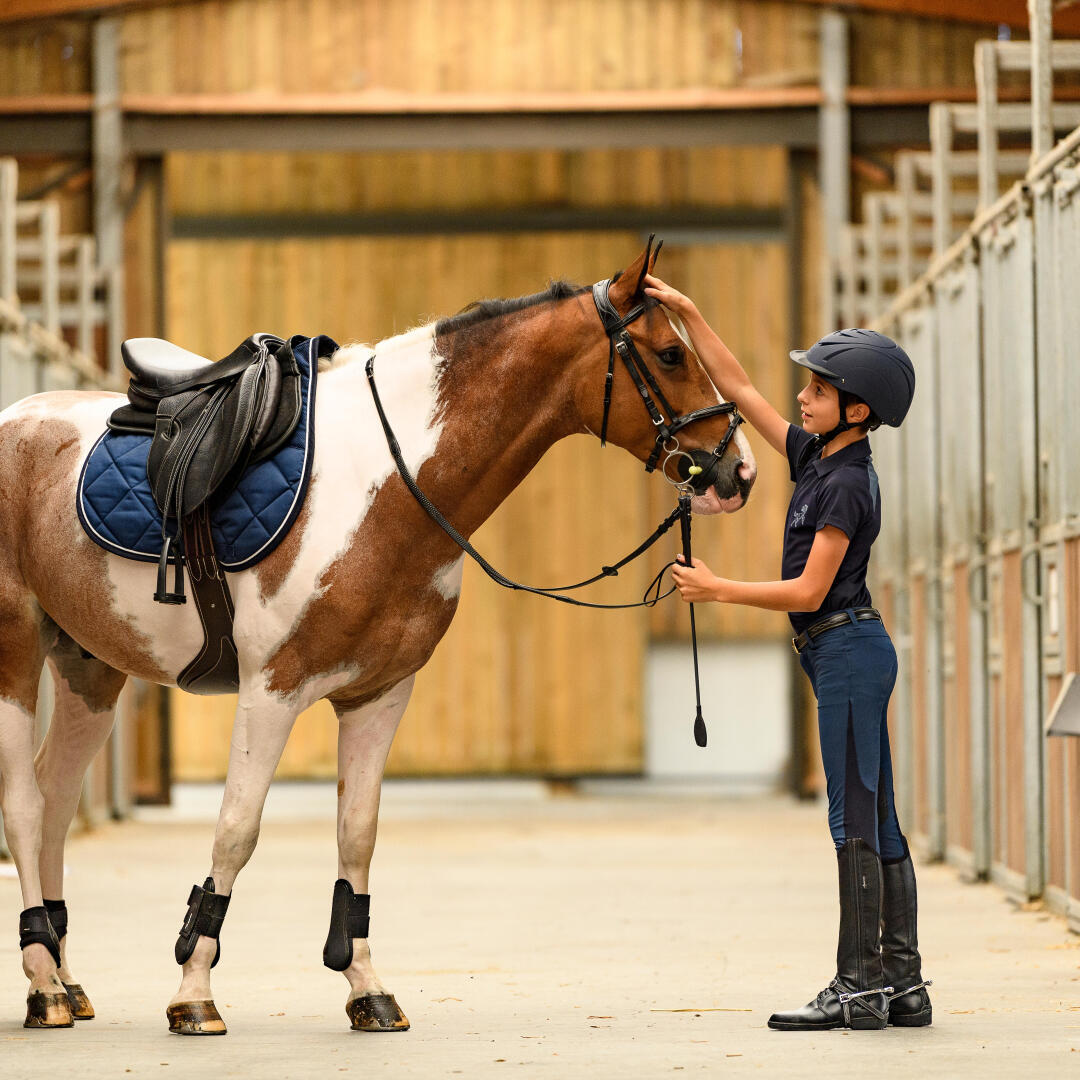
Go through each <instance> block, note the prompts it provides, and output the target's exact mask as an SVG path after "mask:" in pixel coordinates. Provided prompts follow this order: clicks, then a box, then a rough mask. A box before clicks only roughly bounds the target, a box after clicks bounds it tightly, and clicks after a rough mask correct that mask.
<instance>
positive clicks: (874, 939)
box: [769, 839, 889, 1031]
mask: <svg viewBox="0 0 1080 1080" xmlns="http://www.w3.org/2000/svg"><path fill="white" fill-rule="evenodd" d="M836 854H837V863H838V866H839V872H840V936H839V941H838V944H837V946H836V978H834V979H833V981H832V982H831V983H829V985H828V986H826V987H825V989H824V990H822V991H821V993H820V994H818V996H817V997H816V998H815V999H814V1000H813V1001H811V1002H810V1004H808V1005H806V1006H805V1007H804V1008H802V1009H796V1010H795V1011H794V1012H788V1013H774V1014H773V1015H772V1016H770V1017H769V1027H771V1028H773V1029H774V1030H776V1031H823V1030H826V1029H828V1028H841V1027H843V1028H877V1029H880V1028H883V1027H885V1025H886V1023H888V1017H889V999H888V996H887V994H886V983H885V981H884V978H883V974H882V968H881V951H880V949H879V948H878V932H879V929H880V926H881V889H882V885H881V860H880V859H879V858H878V856H877V853H876V852H875V851H873V850H872V849H871V848H870V847H868V846H867V845H866V843H865V842H864V841H863V840H860V839H855V840H845V841H844V844H843V846H842V847H841V848H840V849H839V850H838V851H837V853H836Z"/></svg>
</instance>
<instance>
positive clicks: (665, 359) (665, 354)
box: [656, 345, 683, 368]
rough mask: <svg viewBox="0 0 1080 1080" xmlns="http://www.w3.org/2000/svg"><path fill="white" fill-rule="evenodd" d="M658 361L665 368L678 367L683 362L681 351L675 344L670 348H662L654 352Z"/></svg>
mask: <svg viewBox="0 0 1080 1080" xmlns="http://www.w3.org/2000/svg"><path fill="white" fill-rule="evenodd" d="M656 355H657V356H658V357H659V359H660V363H661V364H663V366H664V367H666V368H675V367H678V366H679V365H680V364H681V363H682V362H683V351H682V349H680V348H679V347H678V346H677V345H676V346H672V348H670V349H662V350H661V351H660V352H658V353H657V354H656Z"/></svg>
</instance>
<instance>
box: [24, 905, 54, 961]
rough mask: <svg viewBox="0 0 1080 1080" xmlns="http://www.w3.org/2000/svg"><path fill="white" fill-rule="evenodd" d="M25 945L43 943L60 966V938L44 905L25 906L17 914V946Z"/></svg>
mask: <svg viewBox="0 0 1080 1080" xmlns="http://www.w3.org/2000/svg"><path fill="white" fill-rule="evenodd" d="M27 945H44V946H45V948H46V949H48V950H49V952H50V954H51V955H52V958H53V959H54V960H55V961H56V966H57V967H59V966H60V939H59V938H58V937H57V936H56V931H55V930H54V929H53V925H52V923H51V922H49V913H48V912H47V911H46V910H45V907H44V905H41V906H39V907H30V908H27V909H26V910H25V911H23V912H21V913H20V915H19V948H20V949H25V948H26V946H27Z"/></svg>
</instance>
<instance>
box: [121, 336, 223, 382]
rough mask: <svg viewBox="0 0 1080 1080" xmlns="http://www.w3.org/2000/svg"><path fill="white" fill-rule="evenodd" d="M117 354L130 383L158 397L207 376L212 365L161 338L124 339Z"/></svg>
mask: <svg viewBox="0 0 1080 1080" xmlns="http://www.w3.org/2000/svg"><path fill="white" fill-rule="evenodd" d="M120 354H121V356H123V358H124V365H125V366H126V367H127V369H128V371H130V372H131V378H132V380H133V381H134V382H136V383H138V384H139V385H140V386H141V387H143V388H144V389H146V390H148V391H151V392H154V391H156V392H158V393H162V394H164V393H168V392H169V390H171V389H172V387H174V386H175V385H176V384H177V383H181V382H184V380H186V379H190V378H191V377H192V376H193V375H202V374H210V369H211V368H212V367H213V366H214V363H215V361H213V360H208V359H207V358H206V357H205V356H199V355H198V354H197V353H193V352H189V351H188V350H187V349H182V348H181V347H180V346H179V345H174V344H173V343H172V342H171V341H166V340H165V339H164V338H153V337H139V338H128V340H127V341H125V342H124V343H123V344H122V345H121V346H120Z"/></svg>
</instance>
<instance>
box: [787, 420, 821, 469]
mask: <svg viewBox="0 0 1080 1080" xmlns="http://www.w3.org/2000/svg"><path fill="white" fill-rule="evenodd" d="M813 441H814V436H813V435H811V434H810V433H809V432H808V431H803V429H802V428H801V427H799V426H798V425H797V424H788V428H787V442H786V444H785V449H786V450H787V460H788V469H789V470H790V472H791V479H792V480H798V479H799V465H800V462H802V461H803V456H804V454H805V452H806V448H807V447H808V446H809V445H810V444H811V443H812V442H813Z"/></svg>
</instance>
